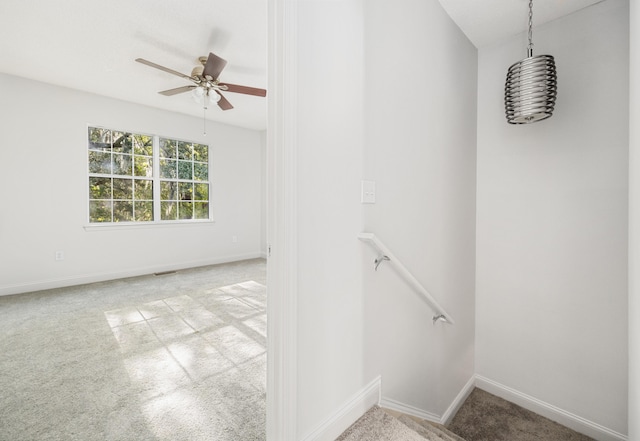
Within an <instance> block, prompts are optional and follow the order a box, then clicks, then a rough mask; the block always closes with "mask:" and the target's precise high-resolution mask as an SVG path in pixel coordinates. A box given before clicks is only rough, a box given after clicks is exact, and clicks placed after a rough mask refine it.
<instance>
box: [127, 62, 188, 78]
mask: <svg viewBox="0 0 640 441" xmlns="http://www.w3.org/2000/svg"><path fill="white" fill-rule="evenodd" d="M136 61H137V62H138V63H142V64H146V65H147V66H151V67H155V68H156V69H160V70H162V71H164V72H167V73H170V74H173V75H176V76H179V77H181V78H186V79H188V80H192V81H193V78H191V77H190V76H189V75H185V74H183V73H180V72H178V71H176V70H173V69H169V68H168V67H164V66H160V65H159V64H156V63H152V62H151V61H147V60H145V59H143V58H136Z"/></svg>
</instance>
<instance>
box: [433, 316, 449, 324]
mask: <svg viewBox="0 0 640 441" xmlns="http://www.w3.org/2000/svg"><path fill="white" fill-rule="evenodd" d="M432 320H433V324H434V325H435V324H436V323H437V322H438V321H442V322H445V323H449V320H447V316H446V315H444V314H437V315H434V316H433V319H432Z"/></svg>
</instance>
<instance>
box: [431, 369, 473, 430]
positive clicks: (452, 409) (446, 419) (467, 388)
mask: <svg viewBox="0 0 640 441" xmlns="http://www.w3.org/2000/svg"><path fill="white" fill-rule="evenodd" d="M475 385H476V377H475V375H474V376H472V377H471V378H469V381H467V384H465V385H464V386H463V387H462V389H461V390H460V392H458V395H456V397H455V398H454V399H453V402H452V403H451V404H450V405H449V407H448V408H447V410H445V411H444V414H442V418H440V421H439V423H440V424H442V425H445V426H446V425H447V424H449V423H450V422H451V420H452V419H453V417H454V416H456V413H458V410H459V409H460V407H461V406H462V405H463V404H464V402H465V401H466V399H467V398H468V397H469V395H470V394H471V392H473V388H474V387H475Z"/></svg>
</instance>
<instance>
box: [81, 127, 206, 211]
mask: <svg viewBox="0 0 640 441" xmlns="http://www.w3.org/2000/svg"><path fill="white" fill-rule="evenodd" d="M154 140H157V146H158V150H157V156H156V153H154V147H153V145H154ZM88 150H89V151H88V170H89V221H90V222H91V223H117V222H154V221H156V219H154V218H155V216H154V213H159V217H160V219H158V220H160V221H162V220H170V221H178V220H179V221H190V220H207V219H209V218H210V216H209V182H208V179H209V163H208V161H209V147H208V146H207V145H204V144H196V143H192V142H188V141H179V140H172V139H167V138H159V137H154V136H150V135H143V134H133V133H129V132H125V131H117V130H111V129H105V128H100V127H89V131H88ZM156 161H157V162H156ZM154 164H155V165H154ZM155 167H158V169H157V170H156V169H155ZM156 185H157V186H156ZM156 191H157V193H156ZM156 207H157V208H156Z"/></svg>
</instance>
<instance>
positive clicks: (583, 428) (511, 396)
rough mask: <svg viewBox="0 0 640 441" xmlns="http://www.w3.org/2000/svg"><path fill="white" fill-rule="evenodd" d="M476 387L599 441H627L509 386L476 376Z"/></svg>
mask: <svg viewBox="0 0 640 441" xmlns="http://www.w3.org/2000/svg"><path fill="white" fill-rule="evenodd" d="M476 387H478V388H479V389H482V390H485V391H487V392H489V393H491V394H493V395H496V396H498V397H500V398H503V399H505V400H507V401H510V402H512V403H515V404H517V405H518V406H521V407H524V408H525V409H528V410H530V411H532V412H535V413H537V414H538V415H542V416H544V417H546V418H549V419H550V420H553V421H555V422H557V423H560V424H562V425H563V426H565V427H568V428H570V429H573V430H575V431H576V432H580V433H582V434H584V435H587V436H590V437H591V438H594V439H596V440H598V441H627V436H626V435H623V434H621V433H618V432H616V431H614V430H611V429H608V428H606V427H604V426H602V425H600V424H597V423H594V422H593V421H589V420H587V419H586V418H582V417H580V416H578V415H575V414H573V413H571V412H567V411H566V410H563V409H560V408H559V407H556V406H554V405H552V404H549V403H546V402H544V401H542V400H539V399H537V398H534V397H532V396H530V395H527V394H524V393H522V392H519V391H517V390H515V389H512V388H510V387H508V386H505V385H503V384H500V383H498V382H496V381H493V380H490V379H488V378H486V377H483V376H481V375H476Z"/></svg>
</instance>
